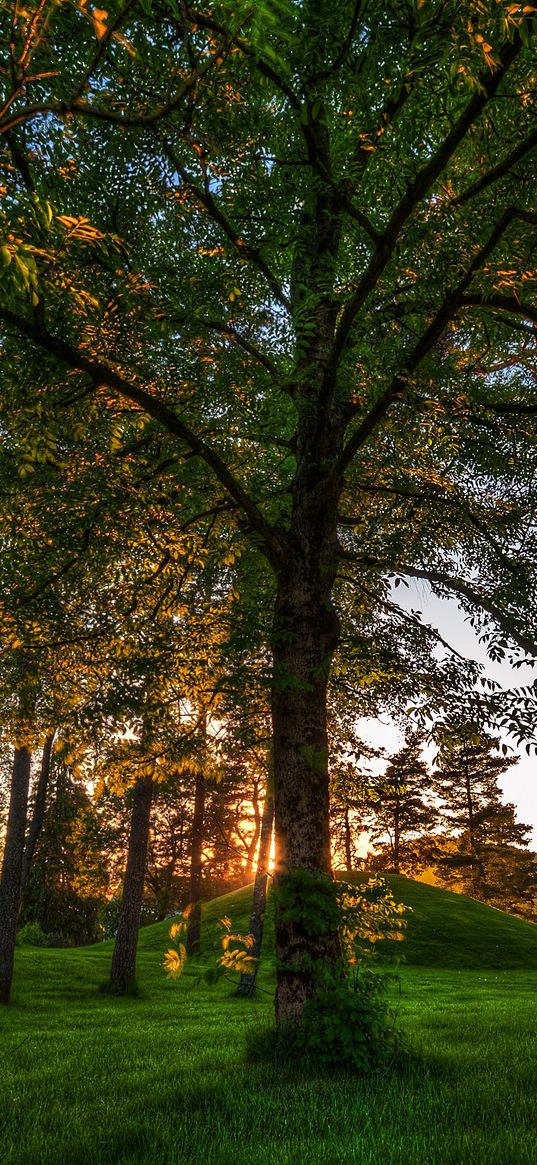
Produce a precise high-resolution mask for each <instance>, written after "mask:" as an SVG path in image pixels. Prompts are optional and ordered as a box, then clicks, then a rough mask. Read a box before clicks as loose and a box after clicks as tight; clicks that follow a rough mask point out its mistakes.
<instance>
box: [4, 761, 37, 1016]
mask: <svg viewBox="0 0 537 1165" xmlns="http://www.w3.org/2000/svg"><path fill="white" fill-rule="evenodd" d="M30 763H31V756H30V753H29V752H28V749H26V748H16V749H15V755H14V758H13V777H12V782H11V794H10V801H9V812H8V819H7V828H6V843H5V848H4V860H3V863H2V875H1V878H0V1003H9V998H10V995H11V981H12V978H13V962H14V956H15V940H16V937H17V921H18V917H19V908H20V901H21V893H22V864H23V856H24V837H25V833H26V818H27V814H28V790H29V787H30Z"/></svg>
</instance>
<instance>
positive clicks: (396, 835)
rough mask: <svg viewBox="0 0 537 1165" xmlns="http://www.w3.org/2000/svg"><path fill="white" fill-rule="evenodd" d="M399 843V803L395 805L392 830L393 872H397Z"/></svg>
mask: <svg viewBox="0 0 537 1165" xmlns="http://www.w3.org/2000/svg"><path fill="white" fill-rule="evenodd" d="M400 845H401V837H400V829H399V803H398V802H396V805H395V821H394V830H393V869H394V873H396V874H398V873H399V852H400Z"/></svg>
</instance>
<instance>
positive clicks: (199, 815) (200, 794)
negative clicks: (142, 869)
mask: <svg viewBox="0 0 537 1165" xmlns="http://www.w3.org/2000/svg"><path fill="white" fill-rule="evenodd" d="M204 818H205V773H204V772H203V769H202V768H201V767H200V768H199V769H198V772H197V773H196V783H195V788H194V816H193V818H192V834H191V843H190V846H191V848H190V878H189V891H188V900H189V903H190V916H189V920H188V930H187V932H186V942H185V946H186V951H187V954H188V955H199V953H200V946H201V879H202V874H203V825H204Z"/></svg>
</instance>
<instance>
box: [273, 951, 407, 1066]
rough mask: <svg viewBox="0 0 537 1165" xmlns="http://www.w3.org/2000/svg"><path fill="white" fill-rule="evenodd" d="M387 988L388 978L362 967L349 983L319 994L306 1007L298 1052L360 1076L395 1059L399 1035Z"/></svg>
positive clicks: (299, 1035) (399, 1041)
mask: <svg viewBox="0 0 537 1165" xmlns="http://www.w3.org/2000/svg"><path fill="white" fill-rule="evenodd" d="M387 986H388V983H387V977H386V976H385V975H379V974H378V973H376V972H373V971H372V970H371V969H370V968H364V967H362V968H360V969H354V970H353V972H352V974H351V975H349V976H347V978H346V980H345V982H343V983H333V984H331V986H330V987H329V988H326V989H325V990H323V991H320V992H319V994H318V995H317V996H316V997H315V999H311V1000H309V1001H308V1003H307V1004H306V1006H305V1008H304V1013H303V1019H302V1024H301V1026H300V1028H299V1029H298V1031H297V1033H296V1051H298V1052H299V1053H300V1054H305V1055H306V1056H308V1055H312V1056H313V1057H314V1058H315V1060H318V1061H319V1062H320V1063H322V1064H326V1065H328V1066H330V1067H332V1068H351V1069H355V1070H357V1071H359V1072H362V1073H364V1072H369V1071H371V1069H372V1068H375V1067H378V1066H379V1065H380V1064H386V1063H387V1062H389V1061H392V1060H393V1059H394V1056H395V1054H396V1052H397V1050H398V1049H399V1047H400V1044H401V1037H400V1034H399V1032H398V1030H397V1027H396V1023H395V1015H394V1012H393V1010H392V1009H391V1007H390V1004H389V1001H388V999H387V998H386V990H387Z"/></svg>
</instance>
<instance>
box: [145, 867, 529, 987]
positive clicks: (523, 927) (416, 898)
mask: <svg viewBox="0 0 537 1165" xmlns="http://www.w3.org/2000/svg"><path fill="white" fill-rule="evenodd" d="M342 876H344V877H345V879H346V880H348V881H363V880H364V875H363V874H354V875H350V876H348V875H342ZM386 881H387V882H388V883H389V884H390V886H391V887H392V889H393V892H394V895H395V898H396V899H397V901H399V902H404V903H405V904H406V905H407V906H410V907H411V911H412V912H411V913H410V914H409V915H408V925H407V935H406V939H405V941H404V943H400V944H397V945H396V944H389V946H390V947H391V949H392V951H393V952H394V953H395V954H397V955H398V956H400V957H402V959H403V960H404V962H405V963H407V964H408V965H409V966H422V967H444V968H448V969H449V968H452V969H454V970H457V969H458V970H464V969H466V970H472V969H475V970H479V969H485V968H489V969H491V970H517V969H519V970H537V926H536V925H535V924H534V923H531V922H524V921H522V919H520V918H515V917H514V916H513V915H512V914H504V913H503V912H502V911H500V910H494V909H493V907H491V906H485V904H484V903H482V902H476V901H474V899H472V898H466V897H465V896H464V895H463V894H455V893H453V891H451V890H440V889H439V888H438V887H437V886H428V885H426V884H425V883H424V882H414V881H412V880H411V879H410V878H403V877H400V876H398V875H395V874H388V875H386ZM250 901H251V887H250V886H245V887H243V888H242V889H241V890H235V891H233V892H232V893H231V894H224V895H223V896H222V897H221V898H215V899H213V901H212V902H209V903H208V904H207V906H206V907H205V908H204V918H205V921H206V928H205V939H204V946H205V949H207V947H208V946H209V945H210V943H211V942H214V941H215V939H216V932H215V924H216V922H217V921H218V919H219V918H221V917H222V916H223V915H228V917H229V918H231V920H232V922H233V927H234V929H236V930H238V931H246V930H247V929H248V917H249V910H250ZM169 927H170V923H169V922H161V923H156V924H154V925H153V926H148V927H144V929H143V930H142V931H141V933H140V949H141V950H162V949H164V948H165V947H166V945H169V939H168V931H169ZM273 938H274V928H273V910H272V908H271V906H270V904H269V909H268V911H267V927H266V944H265V947H266V952H267V955H268V956H269V957H270V953H271V951H272V944H273Z"/></svg>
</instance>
